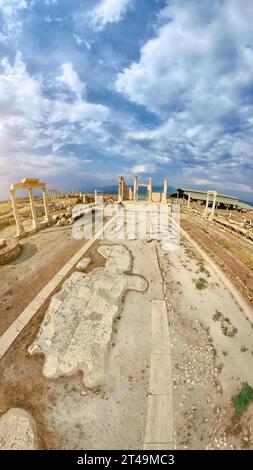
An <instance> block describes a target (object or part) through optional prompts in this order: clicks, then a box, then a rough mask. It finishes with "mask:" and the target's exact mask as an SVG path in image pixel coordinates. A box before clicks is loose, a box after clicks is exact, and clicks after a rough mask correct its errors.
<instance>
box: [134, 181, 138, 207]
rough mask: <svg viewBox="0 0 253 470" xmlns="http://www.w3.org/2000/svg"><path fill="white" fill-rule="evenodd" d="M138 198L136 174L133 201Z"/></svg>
mask: <svg viewBox="0 0 253 470" xmlns="http://www.w3.org/2000/svg"><path fill="white" fill-rule="evenodd" d="M137 199H138V176H134V201H137Z"/></svg>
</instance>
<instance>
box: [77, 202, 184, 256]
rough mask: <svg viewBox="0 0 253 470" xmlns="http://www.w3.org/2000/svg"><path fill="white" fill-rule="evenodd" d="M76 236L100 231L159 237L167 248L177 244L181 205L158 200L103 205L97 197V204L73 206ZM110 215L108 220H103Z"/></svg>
mask: <svg viewBox="0 0 253 470" xmlns="http://www.w3.org/2000/svg"><path fill="white" fill-rule="evenodd" d="M72 216H73V218H74V219H75V222H74V224H73V226H72V235H73V238H75V239H78V240H80V239H89V238H91V237H92V236H93V235H94V234H95V233H99V236H98V237H97V238H98V239H101V240H110V241H111V240H113V241H117V240H118V241H119V240H148V241H150V240H159V241H161V242H162V246H163V248H164V249H166V250H175V249H177V248H178V247H179V245H180V206H179V205H178V204H172V205H171V206H168V204H165V203H161V204H156V203H148V204H147V203H145V202H144V203H141V202H138V204H134V203H126V204H125V205H124V207H123V205H122V204H119V203H113V204H109V205H104V202H103V198H102V197H99V196H98V197H97V198H96V204H78V205H76V206H75V207H74V208H73V210H72ZM111 217H113V221H112V223H111V224H109V225H108V224H106V225H105V223H106V222H107V220H109V218H111Z"/></svg>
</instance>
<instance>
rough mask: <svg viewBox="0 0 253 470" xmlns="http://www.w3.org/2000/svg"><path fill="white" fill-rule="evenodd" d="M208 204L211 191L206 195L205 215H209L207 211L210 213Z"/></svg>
mask: <svg viewBox="0 0 253 470" xmlns="http://www.w3.org/2000/svg"><path fill="white" fill-rule="evenodd" d="M208 204H209V193H208V192H207V195H206V207H205V210H204V213H203V216H204V217H206V216H207V213H208Z"/></svg>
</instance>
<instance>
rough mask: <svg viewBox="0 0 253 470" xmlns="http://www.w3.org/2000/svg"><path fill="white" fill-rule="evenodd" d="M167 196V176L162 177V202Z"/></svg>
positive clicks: (165, 200)
mask: <svg viewBox="0 0 253 470" xmlns="http://www.w3.org/2000/svg"><path fill="white" fill-rule="evenodd" d="M167 196H168V180H167V178H165V179H164V183H163V198H162V200H163V202H167Z"/></svg>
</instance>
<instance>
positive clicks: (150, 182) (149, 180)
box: [148, 178, 152, 202]
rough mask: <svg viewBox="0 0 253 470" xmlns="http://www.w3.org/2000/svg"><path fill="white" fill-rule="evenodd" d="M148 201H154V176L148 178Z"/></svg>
mask: <svg viewBox="0 0 253 470" xmlns="http://www.w3.org/2000/svg"><path fill="white" fill-rule="evenodd" d="M148 201H149V202H151V201H152V178H149V179H148Z"/></svg>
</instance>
